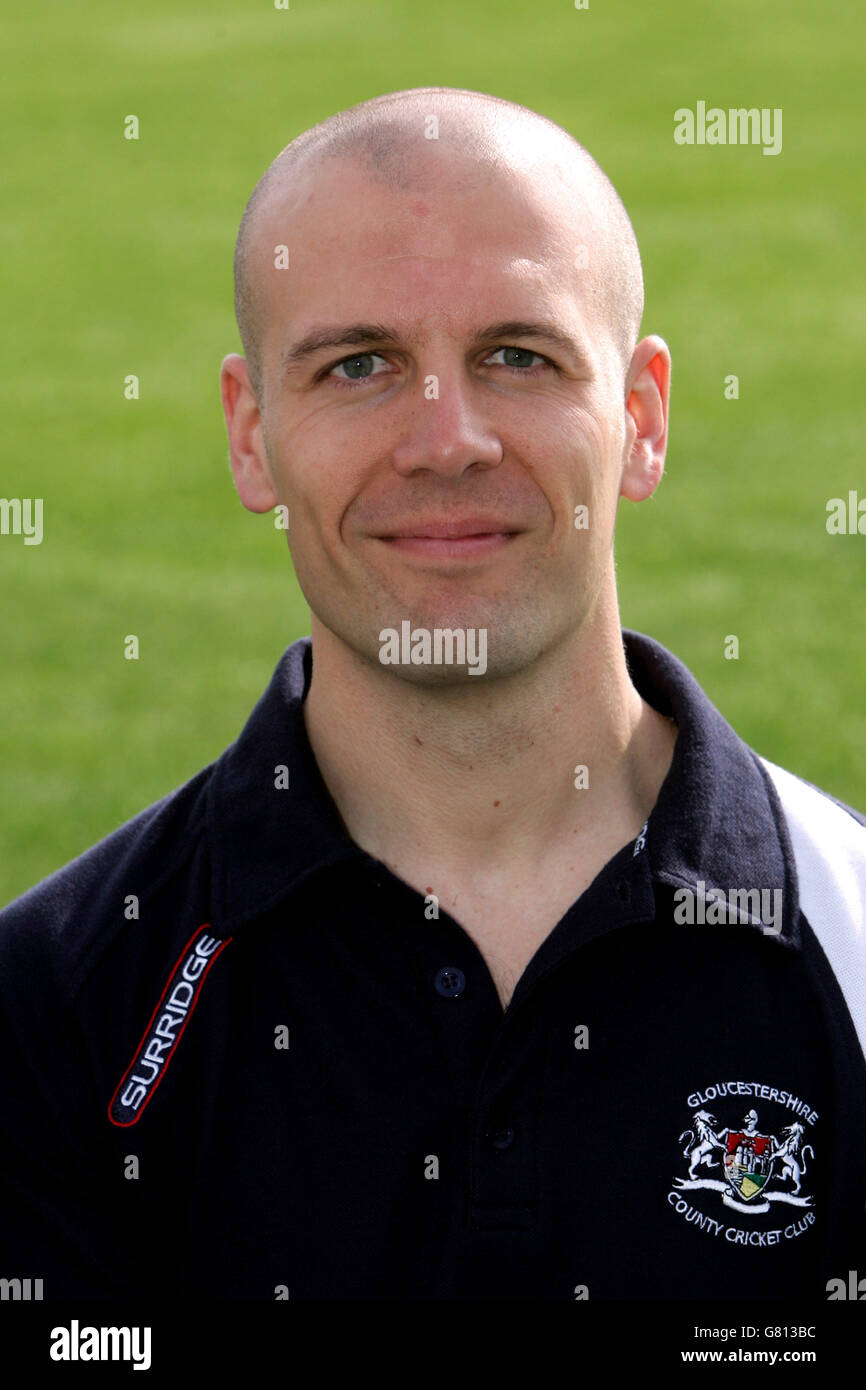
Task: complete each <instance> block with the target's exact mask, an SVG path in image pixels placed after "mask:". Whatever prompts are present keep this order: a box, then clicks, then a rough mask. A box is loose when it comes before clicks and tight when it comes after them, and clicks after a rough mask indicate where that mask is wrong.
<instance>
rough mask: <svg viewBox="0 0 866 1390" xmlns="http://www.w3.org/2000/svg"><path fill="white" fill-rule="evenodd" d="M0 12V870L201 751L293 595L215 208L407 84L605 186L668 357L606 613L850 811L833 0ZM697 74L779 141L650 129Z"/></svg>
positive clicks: (854, 673)
mask: <svg viewBox="0 0 866 1390" xmlns="http://www.w3.org/2000/svg"><path fill="white" fill-rule="evenodd" d="M2 23H3V30H4V47H5V58H4V59H3V60H2V62H3V80H2V82H0V119H2V131H3V145H4V154H3V164H4V177H3V188H4V197H3V216H2V219H0V251H2V255H0V266H2V270H0V275H2V282H3V303H4V306H5V307H4V312H3V318H4V332H3V334H2V367H3V371H2V392H3V406H4V408H3V424H4V442H3V454H2V466H0V496H6V497H37V496H41V497H43V498H44V499H45V539H44V542H43V544H42V545H41V546H27V547H25V546H24V545H23V544H22V540H21V538H14V537H0V586H2V588H0V592H2V605H0V709H2V720H0V902H5V901H8V900H9V899H11V898H12V897H14V896H15V895H17V894H18V893H20V892H22V891H23V890H24V889H25V888H27V887H28V886H29V885H30V884H32V883H34V882H36V881H37V880H38V879H40V878H42V877H44V876H45V875H46V874H47V873H49V872H50V871H51V870H53V869H54V868H56V867H58V866H59V865H60V864H62V863H64V862H65V861H66V860H68V859H70V858H71V857H73V856H74V855H76V854H78V853H79V852H80V851H81V850H83V849H85V848H86V847H87V846H88V845H90V844H92V843H94V842H95V841H96V840H97V839H99V838H101V837H102V836H103V835H105V834H107V833H108V832H109V831H110V830H112V829H113V828H114V827H115V826H117V825H119V824H120V823H121V822H122V821H124V820H126V819H128V818H129V817H130V816H132V815H134V814H135V813H136V812H137V811H138V810H140V809H141V808H143V807H144V806H146V805H148V804H149V803H151V802H152V801H154V800H156V799H157V798H158V797H159V796H161V795H163V794H164V793H165V792H167V791H169V790H170V789H171V788H173V787H175V786H177V785H179V784H180V783H182V782H183V781H185V780H186V779H187V778H188V777H190V776H192V774H193V773H195V772H196V771H197V770H198V769H199V768H200V767H202V766H203V765H204V764H205V763H207V762H209V761H211V760H212V759H213V758H214V757H216V756H217V755H218V754H219V753H220V752H221V750H222V749H223V748H224V747H225V746H226V745H227V744H228V743H229V742H230V741H231V740H232V739H233V738H234V737H235V736H236V735H237V733H238V731H239V730H240V728H241V726H242V724H243V722H244V720H245V718H246V716H247V714H248V713H249V711H250V709H251V708H252V705H253V703H254V702H255V700H256V699H257V697H258V696H259V694H260V693H261V691H262V690H263V688H264V686H265V684H266V683H267V680H268V678H269V676H270V674H271V671H272V669H273V667H274V665H275V663H276V661H277V659H278V658H279V655H280V653H281V652H282V651H283V649H284V647H285V646H286V645H287V643H289V642H290V641H292V640H294V639H295V638H296V637H297V636H299V635H301V634H303V633H305V632H307V631H308V630H309V628H308V614H307V610H306V606H305V603H304V600H303V598H302V597H301V594H300V591H299V589H298V586H297V584H296V582H295V580H294V577H293V575H292V572H291V567H290V563H289V559H288V554H287V551H286V548H285V538H284V536H283V535H282V533H278V532H276V531H275V530H274V529H273V524H272V519H271V518H270V517H269V516H264V517H254V516H252V515H250V514H249V513H247V512H245V511H244V510H243V509H242V507H241V505H240V503H239V501H238V500H237V497H236V495H235V492H234V489H233V485H232V482H231V475H230V471H229V467H228V453H227V445H226V439H225V433H224V424H223V419H222V413H221V408H220V403H219V391H218V370H219V363H220V360H221V358H222V356H223V355H224V353H226V352H228V351H234V350H237V349H238V347H239V343H238V338H237V333H236V328H235V324H234V319H233V314H232V283H231V262H232V251H233V245H234V237H235V233H236V228H237V223H238V221H239V218H240V214H241V212H242V209H243V205H244V202H245V201H246V197H247V195H248V193H249V191H250V189H251V188H252V185H253V184H254V182H255V181H256V179H257V178H258V176H259V174H260V173H261V172H262V171H263V169H264V168H265V166H266V165H267V164H268V163H269V162H270V160H271V159H272V158H273V156H274V155H275V154H276V153H277V151H278V150H279V149H280V148H282V146H283V145H284V144H285V143H287V142H288V141H289V140H290V139H291V138H292V137H293V136H294V135H296V134H297V133H298V132H300V131H301V130H303V129H305V128H306V127H307V126H309V125H311V124H313V123H314V122H316V121H317V120H321V119H322V118H324V117H325V116H326V115H328V114H330V113H331V112H332V111H334V110H337V109H339V108H341V107H345V106H349V105H351V104H352V103H353V102H356V101H361V100H363V99H365V98H367V97H371V96H374V95H376V94H378V93H380V92H386V91H393V90H396V89H398V88H402V87H411V86H420V85H425V84H441V85H447V86H464V87H471V88H475V89H479V90H482V91H489V92H492V93H495V94H497V95H500V96H504V97H508V98H510V99H512V100H515V101H518V102H522V103H524V104H525V105H528V106H531V107H534V108H535V109H537V110H539V111H541V112H543V113H544V114H546V115H548V116H550V117H552V118H553V119H554V120H557V121H559V122H560V123H561V124H563V125H565V126H566V127H567V128H568V129H570V130H572V131H573V132H574V134H576V135H577V136H578V138H579V139H581V140H582V141H583V142H584V143H585V144H586V145H587V146H588V148H589V149H590V150H591V151H592V153H593V154H594V155H595V156H596V158H597V159H598V160H599V161H600V162H601V164H602V165H603V167H604V168H605V169H606V170H607V172H608V173H609V174H610V176H611V177H612V179H613V180H614V182H615V183H616V185H617V187H618V188H619V190H620V192H621V194H622V196H623V198H624V200H625V202H626V205H627V207H628V208H629V211H630V213H631V215H632V218H633V221H634V224H635V228H636V230H637V233H638V238H639V241H640V244H641V248H642V253H643V257H644V267H645V274H646V281H647V312H646V317H645V320H644V331H647V332H648V331H653V332H659V333H661V334H662V336H663V337H664V338H665V339H666V340H667V342H668V344H669V345H670V347H671V350H672V354H673V359H674V375H673V393H672V427H671V439H670V448H669V454H668V468H667V477H666V479H665V481H664V482H663V484H662V487H661V489H660V491H659V492H658V494H657V496H656V497H655V498H654V499H653V500H652V501H651V502H649V503H647V504H644V505H642V506H640V507H636V506H632V505H630V504H628V503H623V504H622V508H621V513H620V523H619V533H618V546H617V554H618V574H619V585H620V594H621V602H622V615H623V621H624V623H625V624H626V625H628V626H632V627H637V628H639V629H641V630H643V631H646V632H649V633H651V634H653V635H654V636H656V637H657V638H658V639H659V640H660V641H662V642H664V643H665V644H666V645H668V646H669V647H670V648H671V649H672V650H673V651H674V652H676V653H677V654H678V655H679V656H680V657H681V658H682V659H683V660H684V661H685V662H686V663H687V664H688V665H689V666H690V667H691V669H692V670H693V671H694V673H695V675H696V676H697V677H698V679H699V680H700V681H701V683H702V684H703V686H704V688H705V689H706V691H707V692H708V694H709V695H710V696H711V698H712V699H713V700H714V701H715V702H716V703H717V705H718V706H719V707H720V708H721V710H722V712H723V713H724V714H725V716H726V717H727V718H728V719H729V720H730V721H731V723H732V724H733V725H734V727H735V728H736V729H737V730H738V732H739V733H740V734H741V735H742V736H743V737H744V738H745V739H746V740H747V741H748V742H750V743H751V744H752V745H753V746H755V747H756V748H757V749H758V750H759V751H760V752H762V753H764V754H766V755H767V756H769V757H771V758H773V759H774V760H776V761H777V762H780V763H782V764H784V765H785V766H788V767H790V768H791V769H792V770H793V771H796V772H798V773H800V774H801V775H803V776H806V777H807V778H809V779H810V780H812V781H815V782H817V783H818V784H819V785H822V786H824V787H826V788H827V789H828V790H829V791H831V792H833V793H834V794H835V795H837V796H839V797H841V798H843V799H845V800H847V801H849V802H851V803H853V804H854V805H857V806H859V807H861V808H866V757H864V755H866V710H864V700H863V689H864V674H866V657H864V652H866V642H864V619H866V580H864V565H866V536H839V537H831V536H829V535H828V534H827V532H826V529H825V507H826V502H827V500H828V498H830V497H833V496H846V494H847V491H848V489H849V488H858V489H859V490H860V495H861V496H866V467H864V465H863V447H862V436H863V424H864V404H863V395H864V391H863V383H862V375H863V354H862V348H863V337H864V335H863V327H864V274H863V271H864V252H863V220H862V213H863V203H862V197H863V195H862V186H863V176H862V170H863V168H864V164H866V125H864V122H863V119H862V74H861V64H860V54H861V52H862V49H863V40H864V32H866V19H864V16H863V12H862V6H861V3H860V0H831V3H829V4H826V5H823V6H818V5H816V4H814V3H812V0H786V3H784V4H783V3H780V0H764V3H762V4H761V5H755V4H754V3H753V0H726V3H725V4H723V5H722V4H704V3H687V2H686V0H655V3H653V4H652V5H647V4H646V3H645V2H644V0H590V7H589V9H587V10H584V11H578V10H575V9H574V7H573V4H571V3H569V2H568V0H557V3H553V2H552V0H533V3H532V4H528V3H526V0H522V3H515V2H514V0H497V2H496V3H493V2H492V0H437V3H436V4H435V5H420V4H418V3H417V0H369V3H353V4H349V3H345V2H344V3H329V2H328V0H291V9H290V10H288V11H279V10H275V9H274V8H273V7H272V5H269V4H268V3H267V0H260V3H254V4H253V3H238V0H232V2H231V3H229V2H228V0H213V2H212V3H206V4H205V3H197V4H194V3H191V0H147V3H146V4H132V5H118V4H117V3H116V0H112V2H111V3H108V0H88V3H85V4H84V5H82V6H66V5H58V4H56V3H55V4H46V3H38V2H37V3H31V4H30V5H28V6H17V7H15V10H14V11H13V10H12V7H11V6H7V7H6V9H5V12H4V15H3V21H2ZM699 99H703V100H705V101H706V102H707V103H708V104H709V105H720V106H723V107H725V108H727V107H729V106H747V107H749V106H757V107H771V108H774V107H782V108H783V110H784V128H783V129H784V147H783V151H782V153H781V154H780V155H779V156H777V157H769V156H764V155H762V153H761V150H760V148H759V147H752V146H747V147H730V148H728V147H706V146H705V147H703V148H701V147H697V146H695V147H691V148H690V147H680V146H677V145H675V144H674V141H673V112H674V110H675V109H676V108H677V107H680V106H688V107H691V108H694V106H695V104H696V102H697V101H698V100H699ZM129 113H135V114H136V115H138V117H139V119H140V122H141V138H140V140H139V141H138V142H137V143H135V142H130V141H126V140H124V139H123V138H122V129H123V118H124V117H125V116H126V115H127V114H129ZM130 372H135V373H137V374H138V375H139V376H140V378H141V389H142V397H141V400H139V401H138V402H127V401H125V400H124V397H123V378H124V377H125V375H126V374H127V373H130ZM731 372H733V373H736V374H737V375H738V376H739V378H740V399H739V400H738V401H726V400H725V399H724V396H723V380H724V377H725V375H726V374H727V373H731ZM127 633H136V634H138V636H139V638H140V641H141V659H140V660H139V661H137V662H130V661H125V660H124V659H123V647H122V641H123V637H124V635H125V634H127ZM729 633H734V634H736V635H737V636H738V637H739V640H740V659H739V660H738V661H726V660H724V658H723V644H724V638H725V636H726V635H727V634H729Z"/></svg>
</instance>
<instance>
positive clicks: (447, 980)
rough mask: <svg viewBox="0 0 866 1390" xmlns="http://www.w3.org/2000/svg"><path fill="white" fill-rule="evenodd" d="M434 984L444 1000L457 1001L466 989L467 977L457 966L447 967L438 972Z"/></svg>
mask: <svg viewBox="0 0 866 1390" xmlns="http://www.w3.org/2000/svg"><path fill="white" fill-rule="evenodd" d="M434 984H435V985H436V988H437V989H438V991H439V993H440V994H441V995H442V997H443V998H444V999H456V998H457V996H458V994H462V993H463V991H464V989H465V988H466V976H465V975H464V974H463V971H462V970H458V969H457V966H456V965H446V966H443V968H442V969H441V970H437V971H436V979H435V981H434Z"/></svg>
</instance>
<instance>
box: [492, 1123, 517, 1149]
mask: <svg viewBox="0 0 866 1390" xmlns="http://www.w3.org/2000/svg"><path fill="white" fill-rule="evenodd" d="M487 1138H488V1139H489V1140H490V1143H491V1144H492V1145H493V1147H494V1149H510V1148H511V1145H512V1144H513V1143H514V1130H513V1129H512V1127H511V1125H501V1126H500V1127H499V1129H491V1130H488V1132H487Z"/></svg>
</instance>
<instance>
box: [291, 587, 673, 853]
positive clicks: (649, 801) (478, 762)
mask: <svg viewBox="0 0 866 1390" xmlns="http://www.w3.org/2000/svg"><path fill="white" fill-rule="evenodd" d="M304 718H305V722H306V728H307V733H308V736H309V739H310V744H311V747H312V749H313V753H314V755H315V757H316V761H317V763H318V765H319V768H320V770H321V773H322V776H323V778H324V781H325V784H326V786H327V787H328V790H329V791H330V793H331V796H332V797H333V799H334V801H335V803H336V805H337V808H338V810H339V811H340V814H341V816H342V818H343V821H344V824H345V826H346V828H347V830H348V833H349V834H350V835H351V837H352V838H353V839H354V840H355V841H356V843H358V844H359V845H360V846H361V847H362V848H363V849H365V850H367V852H368V853H370V854H372V855H373V856H374V857H375V858H377V859H380V860H382V861H383V862H384V863H387V864H389V865H391V866H392V867H394V866H395V865H401V864H404V863H408V862H412V861H418V860H419V859H420V860H423V861H424V862H425V863H426V864H429V865H430V866H431V868H432V867H433V865H439V864H441V865H446V866H448V871H449V873H450V874H452V875H454V876H455V877H456V876H459V875H460V874H461V873H465V874H467V875H475V876H477V875H478V874H479V873H481V874H484V875H486V874H487V873H489V874H491V875H502V876H504V875H505V874H506V873H507V874H508V875H509V877H513V876H515V875H520V874H521V873H523V874H525V873H526V872H527V871H530V870H533V869H534V870H536V871H537V869H538V866H539V865H541V864H543V863H551V862H553V861H554V860H555V859H556V857H557V856H558V854H559V853H560V852H566V853H569V854H572V855H573V854H574V852H575V847H576V845H579V846H585V849H586V854H587V857H588V858H592V856H593V854H594V852H595V851H596V850H597V848H598V847H600V846H603V845H604V846H608V847H610V846H611V845H622V844H625V843H627V841H628V840H629V839H630V838H633V837H634V836H636V835H637V834H638V832H639V831H640V829H641V827H642V825H643V824H644V822H645V820H646V818H647V816H648V815H649V813H650V811H651V810H652V807H653V805H654V804H655V801H656V798H657V795H658V791H659V788H660V786H661V783H662V781H663V780H664V777H665V775H666V773H667V770H668V768H669V766H670V762H671V757H672V754H673V744H674V740H675V738H676V730H675V727H674V726H673V725H672V724H671V722H670V721H669V720H666V719H664V718H663V717H662V716H661V715H659V714H658V713H657V712H656V711H655V710H653V709H652V708H651V707H650V706H649V705H647V704H646V703H645V702H644V701H643V700H642V699H641V697H640V695H639V694H638V692H637V691H636V690H635V688H634V686H633V685H632V683H631V680H630V678H629V675H628V670H627V667H626V662H625V655H624V652H623V648H622V637H621V629H620V622H619V613H618V610H617V606H616V602H615V599H614V601H613V603H612V604H611V603H608V605H607V606H606V607H604V606H602V605H599V607H598V608H597V609H596V610H595V611H594V613H593V614H592V615H591V617H590V619H589V620H588V622H587V623H586V624H584V626H583V627H582V628H581V629H580V630H579V631H577V632H576V633H574V634H572V635H571V636H570V637H569V639H568V640H566V641H564V642H562V643H561V644H560V645H559V646H557V647H555V648H553V649H552V650H550V651H549V652H548V653H546V654H545V655H543V656H542V657H540V658H539V659H538V660H537V661H535V662H534V663H533V664H532V666H531V667H529V668H527V669H525V670H523V671H520V672H518V673H516V674H514V675H510V676H507V677H503V678H499V679H496V680H494V681H490V680H489V679H488V680H487V682H485V681H484V680H480V681H479V682H478V683H477V684H476V682H475V681H473V680H467V681H465V682H464V683H462V684H460V685H459V686H453V687H445V686H439V687H435V686H423V685H418V684H413V683H410V682H408V681H405V680H402V679H400V678H398V677H396V676H395V675H394V674H393V671H392V669H391V668H385V667H382V666H378V667H377V666H374V665H373V663H372V662H369V661H367V660H364V659H363V658H361V657H359V656H358V655H357V654H356V653H355V652H353V651H352V650H351V649H350V648H348V647H347V646H346V645H345V644H344V643H342V642H341V641H340V640H339V639H338V638H336V637H335V636H334V634H333V633H331V632H330V631H329V630H328V629H327V628H325V627H323V626H322V625H321V624H320V623H318V622H317V621H316V620H315V619H314V621H313V673H312V679H311V683H310V689H309V692H308V695H307V699H306V701H305V704H304ZM579 766H584V767H586V768H587V769H588V783H589V785H588V786H586V787H583V788H581V789H576V787H575V768H576V767H579ZM575 836H577V837H578V839H577V841H575V839H574V837H575Z"/></svg>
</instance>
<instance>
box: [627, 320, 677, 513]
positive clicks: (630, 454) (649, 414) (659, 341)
mask: <svg viewBox="0 0 866 1390" xmlns="http://www.w3.org/2000/svg"><path fill="white" fill-rule="evenodd" d="M670 386H671V355H670V352H669V351H668V346H667V343H666V342H665V341H664V339H663V338H659V337H658V336H657V335H656V334H652V335H651V336H650V337H648V338H642V339H641V341H640V342H639V343H638V345H637V347H636V348H635V350H634V353H633V354H632V359H631V364H630V366H629V370H628V375H627V377H626V401H625V408H626V444H625V457H624V463H623V471H622V485H621V489H620V491H621V495H622V496H623V497H627V498H628V500H629V501H630V502H643V501H644V500H645V499H646V498H647V497H650V496H652V494H653V493H654V492H655V490H656V488H657V487H658V485H659V483H660V482H661V476H662V473H663V472H664V466H665V450H666V449H667V443H668V405H669V402H670Z"/></svg>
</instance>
